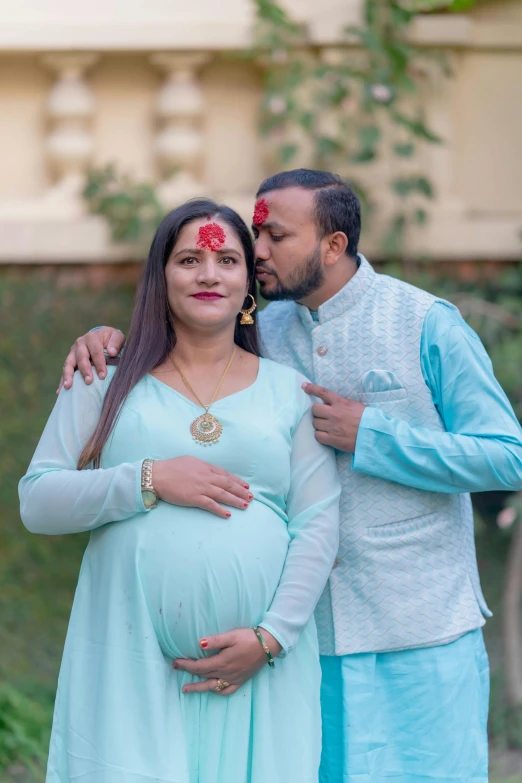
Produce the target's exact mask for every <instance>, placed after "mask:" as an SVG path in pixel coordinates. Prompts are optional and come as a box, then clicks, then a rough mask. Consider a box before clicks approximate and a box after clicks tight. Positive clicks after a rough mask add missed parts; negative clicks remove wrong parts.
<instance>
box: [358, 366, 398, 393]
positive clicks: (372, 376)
mask: <svg viewBox="0 0 522 783" xmlns="http://www.w3.org/2000/svg"><path fill="white" fill-rule="evenodd" d="M360 389H361V392H365V393H368V392H387V391H396V390H399V389H404V386H403V385H402V383H401V382H400V380H399V379H398V378H397V376H396V375H394V373H392V372H391V371H390V370H368V372H366V373H364V375H363V377H362V378H361V381H360Z"/></svg>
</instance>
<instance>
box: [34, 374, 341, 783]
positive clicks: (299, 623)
mask: <svg viewBox="0 0 522 783" xmlns="http://www.w3.org/2000/svg"><path fill="white" fill-rule="evenodd" d="M113 374H114V371H113V369H112V368H111V370H110V373H109V378H108V379H107V380H106V381H100V380H99V379H97V378H96V379H95V381H94V382H93V384H92V385H91V386H86V385H85V384H84V383H83V382H82V379H81V377H80V376H79V375H78V373H77V374H76V377H75V381H74V385H73V387H72V389H71V390H68V391H64V390H62V392H61V393H60V396H59V398H58V401H57V403H56V406H55V408H54V410H53V412H52V414H51V416H50V418H49V421H48V423H47V426H46V428H45V431H44V433H43V436H42V439H41V441H40V443H39V445H38V447H37V450H36V453H35V455H34V457H33V460H32V462H31V464H30V466H29V469H28V472H27V474H26V476H25V477H24V478H23V479H22V481H21V482H20V499H21V514H22V519H23V521H24V524H25V525H26V527H27V528H28V529H29V530H31V531H32V532H35V533H44V534H50V535H53V534H62V533H75V532H80V531H86V530H90V531H92V533H91V537H90V541H89V545H88V547H87V550H86V552H85V556H84V559H83V563H82V567H81V572H80V577H79V582H78V587H77V590H76V595H75V599H74V605H73V609H72V614H71V619H70V624H69V630H68V633H67V640H66V643H65V650H64V655H63V660H62V666H61V671H60V677H59V682H58V692H57V697H56V706H55V715H54V721H53V730H52V737H51V745H50V752H49V762H48V772H47V782H48V783H66V782H69V781H75V783H151V781H161V782H162V783H167V782H168V783H268V782H269V783H317V780H318V767H319V757H320V745H321V737H320V734H321V717H320V703H319V689H320V668H319V658H318V650H317V640H316V631H315V625H314V620H313V617H312V615H313V610H314V607H315V604H316V602H317V600H318V598H319V596H320V594H321V591H322V589H323V587H324V585H325V583H326V580H327V578H328V575H329V572H330V570H331V567H332V563H333V560H334V557H335V554H336V550H337V543H338V499H339V493H340V485H339V479H338V474H337V469H336V465H335V458H334V454H333V452H332V451H331V450H330V449H328V448H326V447H324V446H321V445H320V444H318V443H317V441H316V440H315V437H314V430H313V426H312V419H311V412H310V405H311V403H310V400H309V398H308V397H307V395H306V394H305V393H304V392H303V391H302V389H301V383H302V381H303V376H301V375H300V374H298V373H297V372H295V371H294V370H291V369H289V368H285V367H282V366H281V365H278V364H276V363H274V362H271V361H269V360H268V359H261V360H260V367H259V374H258V377H257V380H256V381H255V383H254V384H253V385H252V386H250V387H249V388H247V389H245V390H243V391H241V392H238V393H237V394H234V395H231V396H229V397H226V398H224V399H222V400H219V401H218V402H216V403H215V404H214V405H213V406H212V413H213V414H214V415H215V416H217V417H218V418H219V419H220V421H221V423H222V425H223V435H222V437H221V440H220V442H219V443H218V444H217V445H214V446H212V447H211V448H204V447H202V446H201V445H199V444H196V443H194V442H193V440H192V437H191V435H190V430H189V427H190V423H191V422H192V421H193V419H194V418H195V417H196V416H197V415H199V414H200V413H201V408H200V407H199V406H197V405H196V404H194V403H192V402H191V401H190V400H188V399H187V398H186V397H184V396H183V395H181V394H179V393H178V392H176V391H175V390H173V389H171V388H170V387H169V386H166V385H165V384H163V383H161V382H160V381H158V380H157V379H156V378H154V377H153V376H151V375H147V376H146V377H145V378H144V379H143V380H142V381H140V382H139V383H138V384H137V386H136V387H135V388H134V389H133V390H132V392H131V394H130V395H129V397H128V399H127V401H126V403H125V404H124V406H123V408H122V411H121V415H120V417H119V419H118V422H117V425H116V427H115V429H114V432H113V434H112V436H111V437H110V439H109V441H108V443H107V445H106V447H105V449H104V451H103V455H102V467H101V468H100V469H96V470H95V469H89V470H84V471H81V472H80V471H77V470H76V462H77V459H78V455H79V453H80V451H81V448H82V446H83V444H84V443H85V442H86V440H87V438H88V436H89V435H90V433H91V432H92V430H93V428H94V426H95V424H96V422H97V420H98V417H99V414H100V410H101V406H102V402H103V396H104V394H105V391H106V388H107V386H108V383H109V382H110V379H111V377H112V376H113ZM184 455H192V456H195V457H199V458H200V459H203V460H205V461H207V462H210V463H212V464H215V465H219V466H221V467H222V468H225V469H226V470H229V471H231V472H233V473H235V474H237V475H238V476H240V477H242V478H243V479H245V480H246V481H247V482H248V483H249V484H250V487H251V490H252V492H253V494H254V496H255V500H254V501H253V502H252V503H251V505H250V507H249V508H248V509H247V510H246V511H240V510H236V509H231V511H232V516H231V517H230V518H229V519H226V520H223V519H220V518H218V517H216V516H215V515H211V514H210V513H208V512H206V511H203V510H200V509H197V508H185V507H179V506H174V505H169V504H167V503H164V502H161V501H160V502H159V504H158V506H157V508H155V509H152V510H150V511H147V510H146V509H145V507H144V506H143V503H142V499H141V491H140V471H141V464H142V461H143V459H144V458H146V457H152V458H155V459H170V458H173V457H178V456H184ZM255 624H262V625H263V626H264V627H265V628H266V629H268V630H269V631H270V632H271V633H273V634H274V636H275V637H276V638H277V639H278V640H279V641H280V642H281V644H282V645H283V650H284V652H283V655H282V656H281V657H279V658H278V659H277V661H276V666H275V669H270V668H269V667H268V666H265V667H264V668H263V669H262V670H261V671H260V672H259V673H258V674H257V675H256V676H255V677H254V678H252V679H251V680H250V681H249V682H247V683H246V684H245V685H244V686H243V687H242V688H240V689H239V690H238V691H237V692H236V693H235V694H233V695H231V696H229V697H225V696H220V695H218V694H216V693H213V692H210V693H203V694H183V693H182V691H181V689H182V686H183V685H184V684H185V683H188V682H193V681H194V680H197V678H196V677H194V676H192V675H189V674H186V673H183V672H180V671H176V670H174V669H173V668H172V662H173V659H175V658H177V657H184V658H185V657H188V658H198V657H201V656H203V655H207V654H209V653H205V652H204V651H202V650H201V648H200V647H199V644H198V640H199V639H200V638H202V637H205V636H208V635H211V634H216V633H220V632H224V631H230V630H233V629H235V628H244V627H250V626H253V625H255Z"/></svg>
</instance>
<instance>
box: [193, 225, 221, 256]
mask: <svg viewBox="0 0 522 783" xmlns="http://www.w3.org/2000/svg"><path fill="white" fill-rule="evenodd" d="M226 238H227V235H226V234H225V229H224V228H223V227H222V226H220V225H219V223H206V224H205V225H204V226H201V227H200V229H199V231H198V239H197V246H198V247H200V248H201V249H202V250H211V251H212V252H214V253H215V252H216V251H217V250H221V248H222V247H223V245H224V244H225V242H226Z"/></svg>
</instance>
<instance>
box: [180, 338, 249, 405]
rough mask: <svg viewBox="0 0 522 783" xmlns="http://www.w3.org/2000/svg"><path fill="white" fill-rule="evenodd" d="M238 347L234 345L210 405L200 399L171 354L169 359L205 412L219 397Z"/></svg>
mask: <svg viewBox="0 0 522 783" xmlns="http://www.w3.org/2000/svg"><path fill="white" fill-rule="evenodd" d="M236 349H237V345H234V350H233V351H232V356H231V357H230V359H229V361H228V364H227V366H226V367H225V372H224V373H223V375H222V376H221V380H220V381H219V383H218V385H217V386H216V391H215V392H214V394H213V395H212V399H211V400H210V402H209V404H208V405H205V404H204V403H202V402H201V400H200V399H199V397H198V395H197V394H196V392H195V391H194V389H193V388H192V386H191V385H190V383H189V382H188V380H187V379H186V378H185V376H184V375H183V373H182V371H181V368H180V367H179V366H178V364H177V363H176V361H175V360H174V359H173V358H172V356H169V359H170V361H171V362H172V364H173V365H174V368H175V369H176V370H177V371H178V372H179V374H180V376H181V380H182V381H183V383H184V384H185V386H186V387H187V389H188V390H189V391H190V392H191V393H192V394H193V395H194V397H195V398H196V400H197V401H198V403H199V404H200V405H201V407H202V408H205V413H208V411H209V408H210V406H211V405H213V403H214V401H215V399H216V397H217V396H218V394H219V390H220V389H221V387H222V385H223V381H224V380H225V378H226V375H227V373H228V371H229V370H230V368H231V366H232V362H233V361H234V356H235V355H236Z"/></svg>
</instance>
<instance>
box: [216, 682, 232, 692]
mask: <svg viewBox="0 0 522 783" xmlns="http://www.w3.org/2000/svg"><path fill="white" fill-rule="evenodd" d="M225 688H230V683H229V682H227V681H226V680H218V681H217V683H216V687H215V688H214V690H215V691H216V693H221V691H224V690H225Z"/></svg>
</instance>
